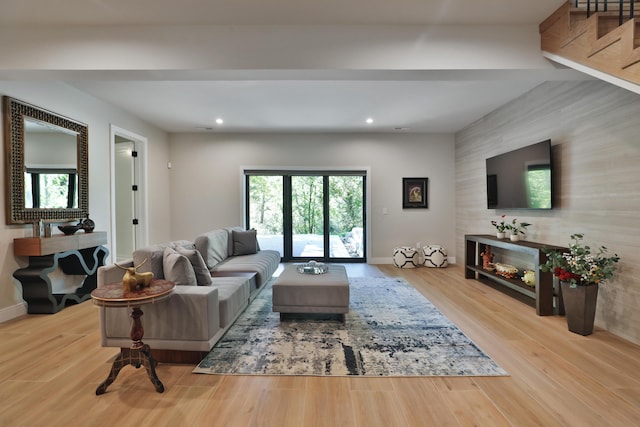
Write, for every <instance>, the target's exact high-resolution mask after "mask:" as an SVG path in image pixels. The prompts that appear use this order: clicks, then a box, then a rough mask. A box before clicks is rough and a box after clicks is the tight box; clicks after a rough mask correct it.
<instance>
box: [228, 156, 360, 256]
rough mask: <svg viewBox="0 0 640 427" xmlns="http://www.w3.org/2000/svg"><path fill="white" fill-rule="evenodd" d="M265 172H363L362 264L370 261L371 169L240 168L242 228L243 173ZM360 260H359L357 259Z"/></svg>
mask: <svg viewBox="0 0 640 427" xmlns="http://www.w3.org/2000/svg"><path fill="white" fill-rule="evenodd" d="M256 170H258V171H265V172H296V171H299V172H306V173H308V174H311V173H313V172H317V173H318V174H319V175H323V174H326V173H327V172H332V171H333V172H341V171H345V172H349V171H364V172H365V180H364V181H365V188H364V192H365V194H364V197H365V206H364V221H365V224H366V227H365V230H364V239H365V242H366V244H365V253H364V262H365V263H368V262H369V261H368V260H370V259H371V246H372V244H371V181H372V176H371V167H370V166H326V167H321V166H317V167H291V166H282V167H277V166H269V167H264V166H243V165H241V166H240V171H239V172H240V177H241V179H240V186H241V191H242V194H243V197H242V216H243V219H242V223H243V224H244V226H245V227H246V226H247V225H248V222H247V221H248V218H247V204H248V200H247V197H248V195H247V191H246V189H247V181H246V176H247V174H246V173H245V172H246V171H256ZM325 226H326V225H325ZM284 244H285V245H286V242H284ZM358 259H360V258H358Z"/></svg>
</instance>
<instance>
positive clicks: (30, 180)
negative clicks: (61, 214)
mask: <svg viewBox="0 0 640 427" xmlns="http://www.w3.org/2000/svg"><path fill="white" fill-rule="evenodd" d="M24 183H25V187H24V189H25V207H26V208H43V209H75V208H77V207H78V198H77V197H76V189H77V188H78V174H77V171H76V170H75V169H69V170H65V169H30V168H27V171H26V173H25V175H24Z"/></svg>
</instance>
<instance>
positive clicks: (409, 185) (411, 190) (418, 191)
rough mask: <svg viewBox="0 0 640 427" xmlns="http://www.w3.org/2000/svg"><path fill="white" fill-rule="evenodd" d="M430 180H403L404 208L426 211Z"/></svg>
mask: <svg viewBox="0 0 640 427" xmlns="http://www.w3.org/2000/svg"><path fill="white" fill-rule="evenodd" d="M428 183H429V178H402V208H403V209H412V208H418V209H426V208H428V207H429V203H428V185H427V184H428Z"/></svg>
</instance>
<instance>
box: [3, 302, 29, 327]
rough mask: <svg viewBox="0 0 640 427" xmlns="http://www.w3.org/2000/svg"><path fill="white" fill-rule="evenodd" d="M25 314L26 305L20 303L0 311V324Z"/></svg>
mask: <svg viewBox="0 0 640 427" xmlns="http://www.w3.org/2000/svg"><path fill="white" fill-rule="evenodd" d="M25 314H27V303H26V302H22V303H19V304H15V305H12V306H9V307H5V308H3V309H0V323H3V322H6V321H9V320H12V319H15V318H16V317H20V316H23V315H25Z"/></svg>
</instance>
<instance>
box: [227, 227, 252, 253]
mask: <svg viewBox="0 0 640 427" xmlns="http://www.w3.org/2000/svg"><path fill="white" fill-rule="evenodd" d="M231 235H232V237H233V255H250V254H255V253H257V252H258V238H257V236H256V230H246V231H237V230H233V231H232V232H231Z"/></svg>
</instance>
